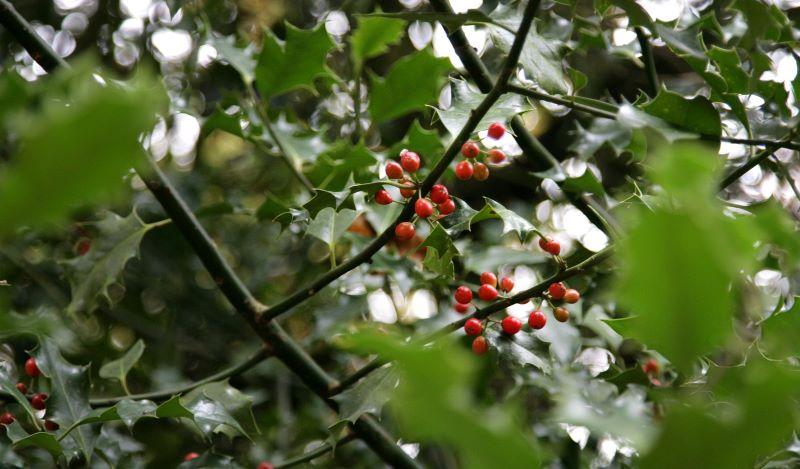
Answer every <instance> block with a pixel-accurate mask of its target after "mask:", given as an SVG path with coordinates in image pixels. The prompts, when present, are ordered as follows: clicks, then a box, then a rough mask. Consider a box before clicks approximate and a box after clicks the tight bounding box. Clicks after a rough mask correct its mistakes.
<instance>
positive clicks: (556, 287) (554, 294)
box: [547, 282, 567, 300]
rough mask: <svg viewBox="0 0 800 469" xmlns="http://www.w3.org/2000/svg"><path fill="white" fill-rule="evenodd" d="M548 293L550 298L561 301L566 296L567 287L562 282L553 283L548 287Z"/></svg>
mask: <svg viewBox="0 0 800 469" xmlns="http://www.w3.org/2000/svg"><path fill="white" fill-rule="evenodd" d="M547 293H549V294H550V298H552V299H554V300H560V299H561V298H564V295H565V294H566V293H567V287H565V286H564V284H563V283H561V282H556V283H551V284H550V286H549V287H547Z"/></svg>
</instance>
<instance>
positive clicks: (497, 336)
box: [486, 329, 551, 374]
mask: <svg viewBox="0 0 800 469" xmlns="http://www.w3.org/2000/svg"><path fill="white" fill-rule="evenodd" d="M486 338H487V340H488V341H489V347H490V348H491V349H495V350H497V353H498V357H499V359H500V362H501V363H513V364H515V365H517V366H520V367H523V366H527V365H530V366H532V367H534V368H536V369H538V370H540V371H541V372H542V373H545V374H548V373H550V371H551V366H550V363H548V362H547V361H545V360H544V359H542V358H541V357H539V356H538V355H536V354H535V353H533V352H531V351H530V350H529V348H532V347H533V346H534V341H533V340H532V336H529V335H525V336H523V335H522V334H519V337H512V336H509V335H508V334H503V333H502V332H500V331H497V330H495V329H488V330H487V332H486Z"/></svg>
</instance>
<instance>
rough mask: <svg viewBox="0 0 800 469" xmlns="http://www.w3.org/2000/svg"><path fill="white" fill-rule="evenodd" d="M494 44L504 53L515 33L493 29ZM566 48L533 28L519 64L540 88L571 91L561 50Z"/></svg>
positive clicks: (567, 92)
mask: <svg viewBox="0 0 800 469" xmlns="http://www.w3.org/2000/svg"><path fill="white" fill-rule="evenodd" d="M491 36H492V43H493V44H494V45H495V47H497V48H498V49H500V51H501V52H503V53H504V54H508V52H509V51H510V50H511V44H513V43H514V37H515V34H514V33H511V32H509V31H507V30H505V29H503V28H499V27H493V28H491ZM561 47H563V44H560V43H559V42H557V41H554V40H551V39H548V38H545V37H543V36H540V35H539V34H537V33H536V31H535V28H531V30H530V32H529V33H528V37H527V38H526V39H525V44H524V46H523V48H522V54H521V55H520V57H519V64H520V65H521V66H522V69H523V70H525V76H526V78H528V79H529V80H532V81H533V82H535V83H536V84H537V85H538V86H539V87H540V88H541V89H543V90H544V91H546V92H548V93H550V94H570V91H571V89H572V86H571V84H570V81H569V77H568V76H567V74H566V73H565V72H564V66H563V65H562V63H561V53H560V52H559V49H560V48H561Z"/></svg>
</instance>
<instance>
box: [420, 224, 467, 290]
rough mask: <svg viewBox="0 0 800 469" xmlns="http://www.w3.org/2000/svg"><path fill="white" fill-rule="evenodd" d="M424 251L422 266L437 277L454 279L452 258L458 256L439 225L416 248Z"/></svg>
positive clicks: (454, 247)
mask: <svg viewBox="0 0 800 469" xmlns="http://www.w3.org/2000/svg"><path fill="white" fill-rule="evenodd" d="M417 249H418V250H420V251H423V250H425V251H424V252H425V259H424V260H423V266H424V267H425V268H426V269H428V270H430V271H431V272H434V273H436V274H438V275H444V276H447V277H450V278H454V277H455V273H454V267H453V258H454V257H456V256H458V255H459V253H458V249H457V248H456V246H455V245H454V244H453V241H452V238H451V237H450V235H449V234H448V233H447V231H445V229H444V228H443V227H442V225H440V224H438V223H437V224H436V227H435V228H434V229H433V230H432V231H431V232H430V234H429V235H428V237H427V238H425V241H423V242H422V244H420V245H419V247H418V248H417Z"/></svg>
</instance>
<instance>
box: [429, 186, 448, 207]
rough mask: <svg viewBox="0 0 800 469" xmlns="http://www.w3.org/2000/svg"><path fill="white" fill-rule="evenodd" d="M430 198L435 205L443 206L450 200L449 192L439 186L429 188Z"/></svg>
mask: <svg viewBox="0 0 800 469" xmlns="http://www.w3.org/2000/svg"><path fill="white" fill-rule="evenodd" d="M430 198H431V200H432V201H433V202H434V203H436V204H443V203H445V202H447V201H448V200H450V191H448V190H447V188H446V187H444V186H443V185H441V184H434V185H433V187H431V193H430Z"/></svg>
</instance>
